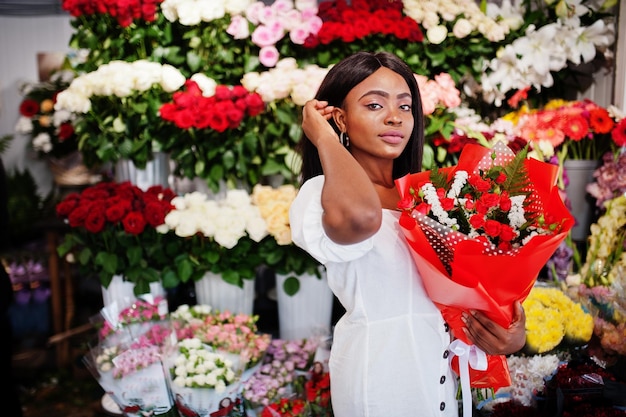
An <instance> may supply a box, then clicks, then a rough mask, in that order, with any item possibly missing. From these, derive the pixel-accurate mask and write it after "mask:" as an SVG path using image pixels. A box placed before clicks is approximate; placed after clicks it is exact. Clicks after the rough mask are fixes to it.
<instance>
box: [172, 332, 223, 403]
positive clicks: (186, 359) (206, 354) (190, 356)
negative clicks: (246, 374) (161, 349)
mask: <svg viewBox="0 0 626 417" xmlns="http://www.w3.org/2000/svg"><path fill="white" fill-rule="evenodd" d="M178 350H179V353H178V355H177V356H176V358H175V359H174V367H173V368H171V370H170V371H171V372H172V377H173V381H172V383H173V384H174V385H176V386H178V387H189V388H212V389H215V390H216V391H217V392H224V390H225V389H226V386H228V385H229V384H231V383H232V382H233V381H234V380H235V372H234V370H233V364H232V362H231V361H230V360H229V359H227V358H226V357H224V356H223V355H221V354H219V353H215V352H211V351H210V350H209V349H208V347H206V346H205V345H203V344H202V342H201V341H200V339H197V338H191V339H183V340H181V341H180V342H178Z"/></svg>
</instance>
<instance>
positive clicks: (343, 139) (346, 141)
mask: <svg viewBox="0 0 626 417" xmlns="http://www.w3.org/2000/svg"><path fill="white" fill-rule="evenodd" d="M339 142H340V143H341V144H342V145H343V146H344V147H345V148H347V147H349V146H350V138H349V137H348V133H346V132H341V133H340V134H339Z"/></svg>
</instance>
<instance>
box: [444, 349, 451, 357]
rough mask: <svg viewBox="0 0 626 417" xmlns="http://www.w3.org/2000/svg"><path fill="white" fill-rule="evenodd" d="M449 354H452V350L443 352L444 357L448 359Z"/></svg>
mask: <svg viewBox="0 0 626 417" xmlns="http://www.w3.org/2000/svg"><path fill="white" fill-rule="evenodd" d="M449 354H450V351H448V350H446V351H445V352H443V358H444V359H448V355H449Z"/></svg>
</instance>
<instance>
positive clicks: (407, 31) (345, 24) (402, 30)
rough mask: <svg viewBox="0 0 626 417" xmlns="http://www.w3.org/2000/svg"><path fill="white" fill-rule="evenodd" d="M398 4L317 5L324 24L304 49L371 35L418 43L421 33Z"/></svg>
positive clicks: (384, 0)
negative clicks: (388, 36)
mask: <svg viewBox="0 0 626 417" xmlns="http://www.w3.org/2000/svg"><path fill="white" fill-rule="evenodd" d="M402 8H403V5H402V1H400V0H391V1H388V0H356V1H355V0H353V1H346V0H333V1H324V2H321V3H320V4H319V11H318V16H319V17H320V18H321V19H322V20H323V22H324V23H323V25H322V28H321V29H320V30H319V32H318V33H317V35H310V36H309V37H308V38H307V40H306V42H305V44H304V46H305V47H307V48H315V47H316V46H318V45H319V44H322V45H328V44H330V43H331V42H333V41H335V40H340V41H341V42H346V43H349V42H354V41H355V40H357V39H364V38H366V37H368V36H370V35H378V34H380V35H390V36H393V37H395V38H397V39H400V40H407V41H409V42H421V41H422V39H423V34H422V31H421V30H420V28H419V25H418V24H417V22H416V21H415V20H413V19H412V18H410V17H408V16H404V15H403V14H402Z"/></svg>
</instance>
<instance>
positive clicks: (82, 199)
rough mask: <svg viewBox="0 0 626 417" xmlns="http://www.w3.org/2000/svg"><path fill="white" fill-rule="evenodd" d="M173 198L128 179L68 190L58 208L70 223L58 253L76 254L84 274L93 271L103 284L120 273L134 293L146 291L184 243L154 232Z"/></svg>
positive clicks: (162, 190) (161, 189) (165, 190)
mask: <svg viewBox="0 0 626 417" xmlns="http://www.w3.org/2000/svg"><path fill="white" fill-rule="evenodd" d="M174 197H175V194H174V192H173V191H172V190H170V189H168V188H164V187H162V186H160V185H157V186H152V187H150V188H148V189H147V190H146V191H143V190H141V189H140V188H139V187H137V186H136V185H133V184H131V183H130V182H123V183H115V182H101V183H98V184H96V185H93V186H91V187H88V188H85V189H84V190H83V191H82V192H81V193H71V194H68V195H67V196H66V197H65V198H63V200H61V202H59V203H58V204H57V206H56V213H57V216H58V217H60V218H61V219H63V220H64V222H65V223H66V224H67V225H68V226H69V227H70V231H69V232H68V233H67V234H66V235H65V237H64V240H63V242H62V243H61V245H60V246H59V249H58V251H59V254H60V255H61V256H66V255H70V256H71V257H70V259H72V258H75V259H76V260H77V261H78V263H79V264H80V266H81V267H82V270H83V272H84V273H86V274H87V275H91V274H97V275H98V276H99V278H100V282H101V284H102V285H103V286H104V287H108V285H109V283H110V282H111V279H112V278H113V276H114V275H121V276H122V277H123V278H124V279H125V280H128V281H132V282H134V283H135V292H136V294H143V293H146V292H149V284H150V282H157V281H159V280H160V279H161V274H163V273H164V271H166V270H167V269H168V268H171V267H170V266H169V265H168V262H169V260H171V259H173V258H174V257H175V256H176V255H178V254H179V253H180V251H181V246H180V245H182V244H183V242H182V240H181V239H177V238H176V235H174V234H169V233H167V234H162V233H160V232H159V231H158V230H157V228H158V227H159V226H160V225H163V224H164V222H165V215H166V214H167V213H169V212H170V211H171V210H172V208H173V206H172V205H171V203H170V201H171V200H172V199H173V198H174ZM163 285H164V286H165V287H170V286H175V285H177V282H175V280H174V281H172V282H170V283H169V284H168V283H166V282H163Z"/></svg>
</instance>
